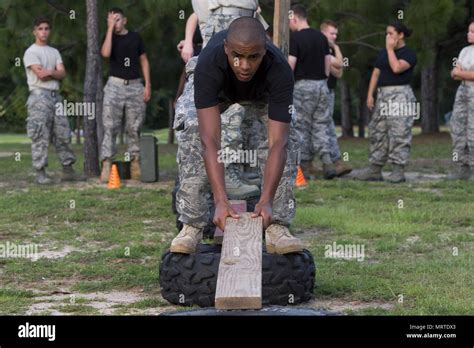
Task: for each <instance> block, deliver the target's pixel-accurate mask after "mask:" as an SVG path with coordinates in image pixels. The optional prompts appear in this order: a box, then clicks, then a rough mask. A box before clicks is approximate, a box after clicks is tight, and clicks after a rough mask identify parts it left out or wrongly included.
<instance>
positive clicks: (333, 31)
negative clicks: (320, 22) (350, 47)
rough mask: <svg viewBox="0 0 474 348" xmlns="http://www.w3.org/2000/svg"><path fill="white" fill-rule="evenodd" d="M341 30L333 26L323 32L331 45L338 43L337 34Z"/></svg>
mask: <svg viewBox="0 0 474 348" xmlns="http://www.w3.org/2000/svg"><path fill="white" fill-rule="evenodd" d="M338 32H339V30H338V29H337V28H334V27H332V26H327V27H326V28H324V29H323V30H322V33H323V34H324V35H325V36H326V37H327V39H328V41H329V42H331V43H335V42H336V41H337V34H338Z"/></svg>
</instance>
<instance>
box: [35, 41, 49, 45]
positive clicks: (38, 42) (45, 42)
mask: <svg viewBox="0 0 474 348" xmlns="http://www.w3.org/2000/svg"><path fill="white" fill-rule="evenodd" d="M35 45H38V46H48V41H40V40H36V41H35Z"/></svg>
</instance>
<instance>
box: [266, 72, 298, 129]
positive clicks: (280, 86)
mask: <svg viewBox="0 0 474 348" xmlns="http://www.w3.org/2000/svg"><path fill="white" fill-rule="evenodd" d="M277 70H278V71H276V70H274V73H273V74H272V75H271V76H270V78H269V79H270V80H269V89H270V96H269V99H268V118H270V119H271V120H274V121H280V122H285V123H289V122H291V109H292V108H291V106H292V104H293V86H294V80H293V74H292V71H291V68H290V66H289V65H288V66H284V67H283V68H282V67H281V66H280V67H278V69H277Z"/></svg>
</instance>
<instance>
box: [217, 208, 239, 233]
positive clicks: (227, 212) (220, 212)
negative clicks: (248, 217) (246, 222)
mask: <svg viewBox="0 0 474 348" xmlns="http://www.w3.org/2000/svg"><path fill="white" fill-rule="evenodd" d="M229 216H230V217H232V218H234V219H238V218H240V216H239V215H238V214H237V213H236V212H235V211H234V209H233V208H232V206H231V205H230V203H229V201H224V202H217V203H216V211H215V213H214V219H213V220H212V222H213V223H214V225H216V226H217V227H219V228H220V229H221V230H222V231H224V229H225V222H226V220H227V218H228V217H229Z"/></svg>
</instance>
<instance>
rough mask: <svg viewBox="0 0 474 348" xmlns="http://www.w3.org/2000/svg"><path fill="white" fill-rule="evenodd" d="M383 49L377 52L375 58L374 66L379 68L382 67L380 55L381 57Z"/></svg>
mask: <svg viewBox="0 0 474 348" xmlns="http://www.w3.org/2000/svg"><path fill="white" fill-rule="evenodd" d="M383 52H384V51H383V50H382V51H380V52H379V54H378V56H377V59H376V60H375V64H374V68H378V69H381V68H382V60H383V59H382V57H383Z"/></svg>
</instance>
